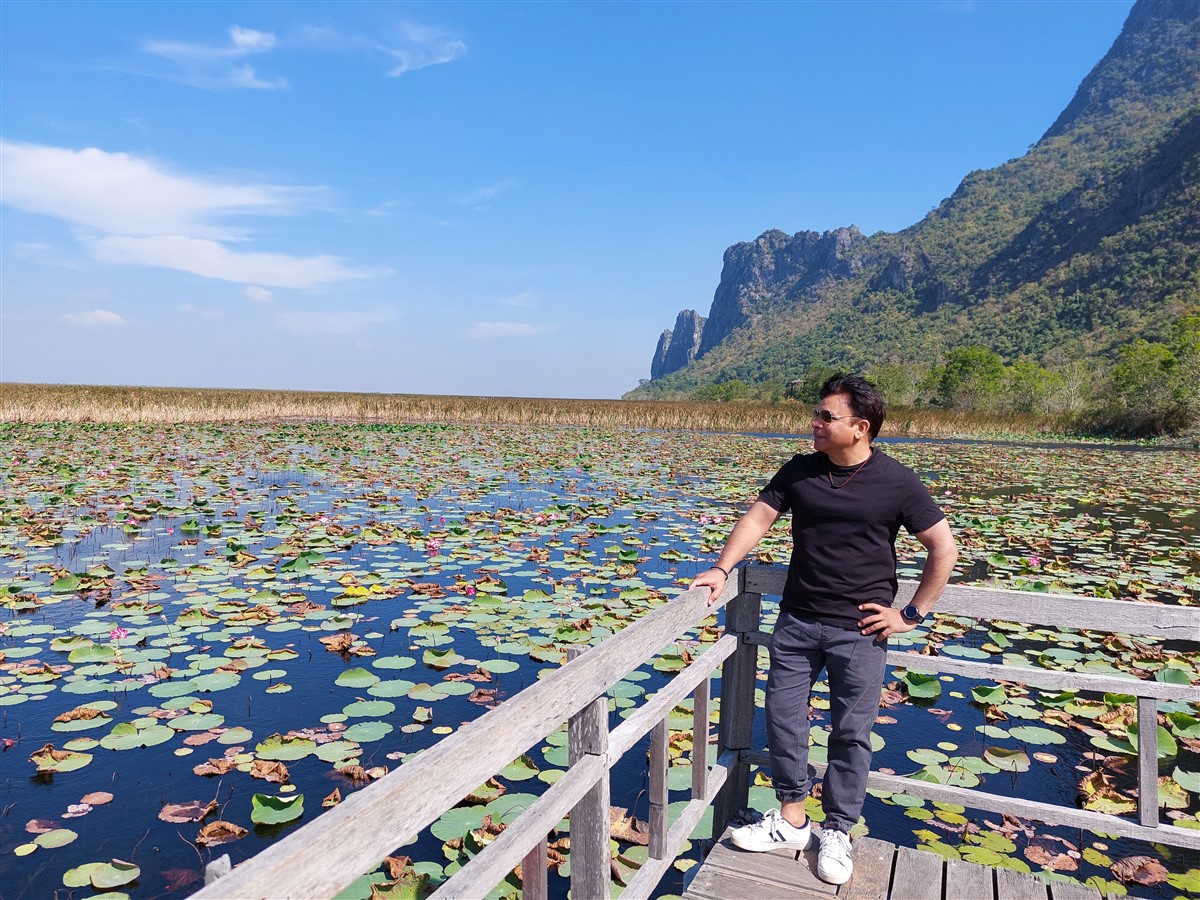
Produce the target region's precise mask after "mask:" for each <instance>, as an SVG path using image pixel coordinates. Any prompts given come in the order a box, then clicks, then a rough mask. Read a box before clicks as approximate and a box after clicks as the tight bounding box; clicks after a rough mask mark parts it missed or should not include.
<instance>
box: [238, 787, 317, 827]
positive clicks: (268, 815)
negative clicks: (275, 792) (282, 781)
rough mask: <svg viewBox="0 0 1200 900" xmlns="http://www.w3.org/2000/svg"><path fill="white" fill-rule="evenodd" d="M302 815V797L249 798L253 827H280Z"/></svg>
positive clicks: (268, 795)
mask: <svg viewBox="0 0 1200 900" xmlns="http://www.w3.org/2000/svg"><path fill="white" fill-rule="evenodd" d="M302 815H304V795H303V794H287V795H284V796H280V797H276V796H272V795H271V794H255V795H254V796H253V797H251V798H250V821H251V822H253V823H254V824H255V825H280V824H282V823H284V822H291V821H294V820H295V819H298V818H300V817H301V816H302Z"/></svg>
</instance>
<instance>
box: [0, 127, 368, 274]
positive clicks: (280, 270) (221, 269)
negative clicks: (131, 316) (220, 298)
mask: <svg viewBox="0 0 1200 900" xmlns="http://www.w3.org/2000/svg"><path fill="white" fill-rule="evenodd" d="M0 166H2V167H3V171H4V178H3V181H2V183H0V202H3V203H5V204H7V205H9V206H12V207H14V208H16V209H20V210H24V211H25V212H31V213H38V214H42V215H48V216H53V217H54V218H57V219H62V220H64V221H66V222H69V223H71V224H72V225H75V226H77V227H78V229H79V232H78V234H79V238H80V240H81V242H82V243H83V245H84V246H85V247H87V248H88V249H89V250H90V251H91V253H92V256H93V257H94V258H95V259H97V260H100V261H102V262H109V263H122V264H134V265H145V266H156V267H160V268H168V269H177V270H180V271H183V272H191V273H193V274H196V275H202V276H204V277H206V278H217V279H222V280H226V281H239V282H242V283H244V284H250V285H259V286H266V287H291V288H305V287H312V286H314V285H321V284H329V283H331V282H335V281H344V280H348V279H354V278H365V277H369V276H370V275H372V274H377V273H374V272H370V271H367V270H363V269H359V268H354V267H352V266H350V265H349V264H348V263H346V262H345V261H344V260H342V259H340V258H338V257H335V256H329V255H318V256H293V255H289V254H283V253H255V252H246V251H235V250H232V249H230V247H229V246H226V245H227V244H230V243H240V244H244V243H246V242H248V241H249V240H250V236H249V235H248V233H247V231H246V229H245V228H244V227H241V228H238V227H233V226H232V225H231V224H230V219H233V218H242V219H243V220H244V219H245V218H246V217H249V216H251V215H257V216H262V215H272V216H279V215H294V214H296V213H299V212H301V211H303V210H304V209H305V208H311V207H312V206H314V205H316V204H315V201H316V200H317V199H318V198H322V197H325V196H326V195H327V193H328V191H326V190H325V189H321V188H296V187H284V186H278V185H264V184H253V183H237V182H232V181H216V180H212V179H207V178H201V177H197V176H192V175H182V174H177V173H173V172H169V171H167V170H166V169H165V168H164V167H163V166H161V165H160V164H158V163H156V162H153V161H150V160H146V159H142V158H139V157H136V156H132V155H130V154H126V153H108V152H106V151H103V150H98V149H96V148H87V149H84V150H70V149H64V148H61V147H47V146H42V145H36V144H18V143H13V142H9V141H0Z"/></svg>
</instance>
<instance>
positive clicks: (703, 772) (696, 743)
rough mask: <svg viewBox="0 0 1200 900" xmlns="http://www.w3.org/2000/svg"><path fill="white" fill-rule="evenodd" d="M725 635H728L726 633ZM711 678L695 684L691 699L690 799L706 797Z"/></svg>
mask: <svg viewBox="0 0 1200 900" xmlns="http://www.w3.org/2000/svg"><path fill="white" fill-rule="evenodd" d="M726 636H727V637H728V636H729V635H726ZM711 687H712V679H711V678H705V679H704V680H703V681H701V682H700V683H699V684H698V685H696V693H695V695H694V696H693V699H692V799H693V800H707V799H708V735H709V733H710V728H709V722H708V716H709V703H708V699H709V696H708V694H709V690H710V689H711Z"/></svg>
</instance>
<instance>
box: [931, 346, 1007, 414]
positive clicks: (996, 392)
mask: <svg viewBox="0 0 1200 900" xmlns="http://www.w3.org/2000/svg"><path fill="white" fill-rule="evenodd" d="M1003 389H1004V361H1003V360H1002V359H1000V357H999V356H998V355H997V354H996V353H993V352H992V351H991V350H988V349H987V348H986V347H960V348H958V349H957V350H951V351H950V354H949V355H948V356H947V358H946V365H945V367H944V368H943V369H942V378H941V384H940V385H939V388H938V399H939V400H940V401H941V403H942V405H943V406H947V407H950V408H951V409H986V408H989V407H991V406H992V405H993V404H994V403H995V401H996V399H997V398H998V397H999V396H1000V393H1001V391H1002V390H1003Z"/></svg>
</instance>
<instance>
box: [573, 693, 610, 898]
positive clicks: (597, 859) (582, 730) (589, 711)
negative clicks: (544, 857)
mask: <svg viewBox="0 0 1200 900" xmlns="http://www.w3.org/2000/svg"><path fill="white" fill-rule="evenodd" d="M567 741H568V743H567V748H568V761H569V763H570V765H572V766H573V765H575V763H576V762H578V761H579V760H581V759H582V758H584V757H585V756H600V757H604V756H606V755H607V753H608V695H607V694H601V695H600V696H599V697H597V698H596V699H595V700H593V701H592V702H591V703H589V704H588V705H587V706H585V707H584V708H583V709H582V710H580V711H579V712H578V713H576V714H575V715H573V716H572V717H571V720H570V723H569V724H568V726H567ZM608 810H609V781H608V773H607V772H606V773H605V774H604V776H603V777H602V778H600V780H599V781H597V782H596V784H595V786H593V787H592V788H591V789H590V790H589V791H588V792H587V793H586V794H584V795H583V799H581V800H580V801H579V802H578V803H576V804H575V807H574V808H573V809H572V810H571V896H572V897H579V898H587V900H590V898H593V897H595V898H603V900H607V898H608V896H609V891H610V887H609V881H610V878H611V875H612V870H611V849H610V844H609V833H610V831H611V830H612V827H611V823H610V820H609V813H608Z"/></svg>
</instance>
